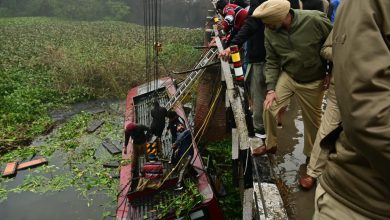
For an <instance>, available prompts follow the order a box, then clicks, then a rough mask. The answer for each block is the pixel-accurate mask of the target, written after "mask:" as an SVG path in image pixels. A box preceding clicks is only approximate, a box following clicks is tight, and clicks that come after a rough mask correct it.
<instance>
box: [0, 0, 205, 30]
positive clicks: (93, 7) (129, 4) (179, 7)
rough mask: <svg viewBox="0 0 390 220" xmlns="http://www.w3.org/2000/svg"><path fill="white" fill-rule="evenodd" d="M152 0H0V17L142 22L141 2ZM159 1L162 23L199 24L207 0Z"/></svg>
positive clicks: (178, 24)
mask: <svg viewBox="0 0 390 220" xmlns="http://www.w3.org/2000/svg"><path fill="white" fill-rule="evenodd" d="M146 1H150V2H151V1H153V0H0V17H31V16H44V17H57V18H63V19H70V20H83V21H97V20H114V21H125V22H132V23H137V24H143V22H144V21H143V17H144V2H146ZM157 1H161V4H162V8H161V14H162V15H161V23H162V25H163V26H176V27H189V28H194V27H202V26H203V25H204V20H205V17H206V16H207V9H208V8H211V3H210V0H157Z"/></svg>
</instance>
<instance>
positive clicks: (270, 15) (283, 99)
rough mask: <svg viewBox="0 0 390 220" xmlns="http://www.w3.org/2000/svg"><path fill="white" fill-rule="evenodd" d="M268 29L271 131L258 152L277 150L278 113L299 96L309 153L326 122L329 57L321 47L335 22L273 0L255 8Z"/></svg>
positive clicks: (268, 129)
mask: <svg viewBox="0 0 390 220" xmlns="http://www.w3.org/2000/svg"><path fill="white" fill-rule="evenodd" d="M252 16H253V17H256V18H260V19H261V20H262V21H263V23H264V25H265V26H266V28H265V32H264V34H265V40H264V41H265V48H266V52H267V53H266V54H267V55H266V64H265V71H264V72H265V78H266V85H267V95H266V99H265V101H264V114H263V119H264V124H265V129H266V134H267V139H266V142H265V144H264V145H263V146H261V147H259V148H256V149H254V151H253V154H254V155H263V154H265V153H274V152H275V151H276V147H277V137H276V130H277V123H276V115H277V113H278V112H279V111H280V110H281V109H283V108H285V107H286V106H287V105H288V103H289V102H290V98H291V97H292V96H293V95H295V96H296V98H297V100H298V104H299V105H300V107H301V110H302V117H303V123H304V139H305V140H304V154H305V155H306V156H307V157H310V153H311V150H312V146H313V143H314V140H315V137H316V133H317V130H318V128H319V126H320V123H321V114H322V111H321V104H322V98H323V93H324V92H323V90H324V79H325V75H326V62H325V60H323V59H322V58H321V56H320V50H321V47H322V45H323V43H324V42H325V40H326V38H327V37H328V35H329V33H330V31H331V29H332V25H331V23H330V21H329V19H328V18H327V17H326V14H325V13H323V12H319V11H307V10H296V9H291V8H290V2H289V1H286V0H268V1H266V2H264V3H263V4H261V5H260V6H259V7H257V8H256V9H255V11H254V12H253V15H252Z"/></svg>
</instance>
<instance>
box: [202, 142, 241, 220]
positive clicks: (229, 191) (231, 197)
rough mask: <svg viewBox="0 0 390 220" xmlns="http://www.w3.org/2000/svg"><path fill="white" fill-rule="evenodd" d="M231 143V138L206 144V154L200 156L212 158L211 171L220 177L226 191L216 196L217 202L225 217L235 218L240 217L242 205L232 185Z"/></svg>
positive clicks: (238, 194)
mask: <svg viewBox="0 0 390 220" xmlns="http://www.w3.org/2000/svg"><path fill="white" fill-rule="evenodd" d="M231 144H232V141H231V140H225V141H220V142H213V143H210V144H207V145H206V154H205V155H202V156H206V155H207V154H209V155H211V158H213V159H212V161H213V165H214V169H213V173H214V174H216V175H217V176H218V177H219V178H220V180H221V182H222V183H223V186H224V188H225V191H226V195H225V196H223V197H219V198H218V201H219V204H220V206H221V207H222V210H223V213H224V215H225V218H226V219H232V220H235V219H241V218H242V205H241V202H240V192H239V190H238V189H237V188H236V187H235V186H234V185H233V181H232V180H233V175H232V170H233V168H232V159H231V158H232V156H231V154H232V150H231V148H232V147H231Z"/></svg>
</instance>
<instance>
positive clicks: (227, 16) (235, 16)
mask: <svg viewBox="0 0 390 220" xmlns="http://www.w3.org/2000/svg"><path fill="white" fill-rule="evenodd" d="M216 8H217V10H218V13H219V14H221V15H222V16H223V17H224V19H223V21H222V22H221V23H220V25H221V27H222V29H223V30H224V31H225V33H227V34H229V37H228V39H227V42H229V41H230V39H233V37H234V35H235V34H237V33H238V31H239V30H240V28H241V26H242V25H243V24H244V21H245V19H246V17H247V16H248V10H247V9H244V8H242V7H240V6H238V5H236V4H228V3H227V2H226V1H225V0H219V1H218V2H217V4H216Z"/></svg>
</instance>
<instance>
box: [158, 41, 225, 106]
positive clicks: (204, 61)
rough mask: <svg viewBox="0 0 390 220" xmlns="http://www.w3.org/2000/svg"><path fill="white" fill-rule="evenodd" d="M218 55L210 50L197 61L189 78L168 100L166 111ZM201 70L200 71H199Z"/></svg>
mask: <svg viewBox="0 0 390 220" xmlns="http://www.w3.org/2000/svg"><path fill="white" fill-rule="evenodd" d="M217 54H218V50H217V49H216V48H210V49H209V50H208V51H207V53H206V54H205V55H204V56H203V57H202V59H201V60H200V61H199V63H198V64H197V65H196V66H195V67H194V69H196V70H194V71H192V72H191V73H190V75H189V76H187V78H186V79H185V80H184V82H182V83H181V85H180V87H179V88H178V89H177V90H176V93H175V94H174V95H173V96H172V97H171V98H170V99H169V101H168V102H167V104H166V105H165V108H166V109H167V110H169V109H171V108H172V107H173V106H174V105H175V104H176V102H178V101H179V100H180V98H182V97H183V95H185V93H186V92H187V90H188V89H190V88H191V86H192V85H193V84H194V82H195V81H196V80H197V79H198V78H199V77H200V76H201V75H202V73H203V72H204V71H205V68H202V67H204V66H206V65H207V64H209V63H210V61H212V60H213V59H214V58H215V57H216V55H217ZM199 68H201V69H199Z"/></svg>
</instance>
